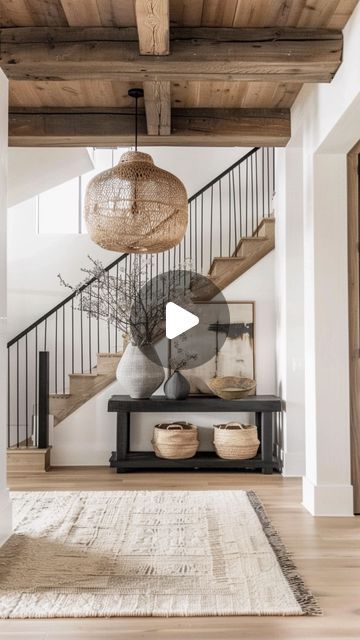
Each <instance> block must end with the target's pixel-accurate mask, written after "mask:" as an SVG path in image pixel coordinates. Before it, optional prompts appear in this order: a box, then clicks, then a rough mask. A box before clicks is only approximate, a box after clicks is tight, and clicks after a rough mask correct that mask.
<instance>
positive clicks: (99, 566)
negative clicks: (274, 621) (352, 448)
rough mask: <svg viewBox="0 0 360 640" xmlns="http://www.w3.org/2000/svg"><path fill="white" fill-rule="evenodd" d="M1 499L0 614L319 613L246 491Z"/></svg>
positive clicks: (92, 493) (252, 495) (71, 494)
mask: <svg viewBox="0 0 360 640" xmlns="http://www.w3.org/2000/svg"><path fill="white" fill-rule="evenodd" d="M12 498H13V504H14V513H15V525H16V527H15V532H14V534H13V535H12V536H11V538H10V539H9V540H8V541H7V542H6V543H5V545H4V546H3V547H2V548H0V617H2V618H53V617H89V616H91V617H93V616H95V617H100V616H212V615H219V616H227V615H284V616H285V615H304V614H317V613H319V609H318V606H317V603H316V601H315V600H314V598H313V596H312V595H311V594H310V592H309V591H308V590H307V589H306V587H305V586H304V584H303V581H302V579H301V578H300V576H299V575H298V573H297V571H296V568H295V566H294V565H293V562H292V561H291V559H290V557H289V554H288V553H287V552H286V549H285V548H284V546H283V544H282V542H281V540H280V538H279V536H278V534H277V533H276V531H275V530H274V529H273V527H272V525H271V523H270V521H269V520H268V518H267V516H266V514H265V512H264V509H263V507H262V505H261V503H260V502H259V499H258V498H257V496H256V495H255V493H253V492H245V491H123V492H120V491H89V492H62V491H59V492H19V493H17V492H16V493H13V494H12Z"/></svg>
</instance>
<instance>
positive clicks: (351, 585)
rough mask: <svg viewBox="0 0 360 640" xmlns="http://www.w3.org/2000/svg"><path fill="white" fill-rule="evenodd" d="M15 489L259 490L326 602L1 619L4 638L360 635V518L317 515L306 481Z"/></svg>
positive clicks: (142, 478) (98, 477) (88, 478)
mask: <svg viewBox="0 0 360 640" xmlns="http://www.w3.org/2000/svg"><path fill="white" fill-rule="evenodd" d="M9 486H10V488H11V489H12V490H47V489H48V490H111V489H114V490H136V489H148V490H151V489H153V490H156V489H159V490H171V489H177V490H179V489H188V490H191V489H197V490H208V489H253V490H255V491H256V492H257V494H258V495H259V497H260V498H261V499H262V501H263V503H264V505H265V507H266V510H267V512H268V514H269V515H270V517H271V519H272V521H273V523H274V524H275V526H276V527H277V528H278V530H279V531H280V533H281V536H282V538H283V540H284V542H285V543H286V545H287V547H288V549H289V550H290V551H291V552H292V553H293V554H294V557H295V561H296V563H297V565H298V568H299V570H300V571H301V573H302V575H303V576H304V578H305V579H306V581H307V583H308V584H309V586H310V587H311V589H312V590H313V592H314V593H315V594H316V596H317V597H318V599H319V602H320V605H321V607H322V609H323V611H324V615H323V616H321V617H292V618H291V617H284V618H281V617H259V618H257V617H248V616H246V617H223V618H220V617H219V618H167V619H166V618H109V619H106V618H103V619H101V618H100V619H96V618H94V619H56V620H9V621H4V620H3V621H0V638H1V640H5V639H6V640H8V639H9V640H15V639H16V640H20V639H21V640H30V639H31V640H35V639H36V640H49V639H51V640H65V639H66V640H72V639H73V638H74V639H75V640H78V639H85V638H86V639H88V640H95V639H96V640H97V639H99V640H100V639H101V640H102V639H105V640H115V639H116V640H180V639H184V640H187V639H188V640H220V639H221V640H239V639H240V638H242V639H244V640H258V639H259V640H260V639H261V640H263V639H264V638H266V639H267V640H272V639H276V640H283V639H286V640H293V639H296V640H320V639H322V640H335V639H336V640H347V639H350V638H352V639H359V638H360V597H359V596H360V517H359V518H356V517H354V518H313V517H312V516H311V515H310V514H309V513H308V512H307V511H306V510H305V509H304V508H303V507H302V506H301V482H300V480H298V479H294V478H282V477H281V476H279V475H272V476H262V475H260V474H236V473H171V474H170V473H151V474H150V473H149V474H146V473H130V474H128V475H125V474H124V475H122V474H118V475H116V474H115V473H114V472H113V471H111V470H109V469H107V468H100V467H92V468H89V467H88V468H84V467H83V468H56V469H54V470H52V471H50V472H49V473H44V474H42V475H41V474H38V475H35V474H33V475H28V476H27V477H26V478H25V477H24V478H21V477H19V475H18V476H16V477H15V475H13V476H12V477H10V478H9Z"/></svg>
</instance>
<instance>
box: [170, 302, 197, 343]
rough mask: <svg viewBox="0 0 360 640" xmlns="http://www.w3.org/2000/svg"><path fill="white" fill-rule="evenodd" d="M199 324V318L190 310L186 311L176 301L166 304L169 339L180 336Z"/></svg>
mask: <svg viewBox="0 0 360 640" xmlns="http://www.w3.org/2000/svg"><path fill="white" fill-rule="evenodd" d="M197 324H199V318H198V317H197V316H195V315H194V314H193V313H190V311H186V309H183V308H182V307H179V305H178V304H175V303H174V302H168V303H167V305H166V337H167V338H169V340H172V338H176V336H180V335H181V334H182V333H185V331H189V329H192V328H193V327H196V325H197Z"/></svg>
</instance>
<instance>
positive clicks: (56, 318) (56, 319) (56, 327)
mask: <svg viewBox="0 0 360 640" xmlns="http://www.w3.org/2000/svg"><path fill="white" fill-rule="evenodd" d="M57 334H58V315H57V311H55V393H57V373H58V372H57Z"/></svg>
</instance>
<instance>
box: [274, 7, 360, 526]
mask: <svg viewBox="0 0 360 640" xmlns="http://www.w3.org/2000/svg"><path fill="white" fill-rule="evenodd" d="M359 59H360V5H358V6H357V7H356V9H355V10H354V12H353V15H352V16H351V18H350V20H349V22H348V23H347V25H346V27H345V30H344V52H343V63H342V65H341V67H340V69H339V71H338V72H337V74H336V76H335V78H334V80H333V81H332V83H331V84H320V85H308V86H305V87H304V88H303V89H302V90H301V92H300V94H299V95H298V98H297V100H296V101H295V104H294V106H293V109H292V114H291V115H292V139H291V141H290V144H289V148H288V149H287V150H285V151H284V152H283V153H284V158H283V161H282V166H283V174H282V175H278V184H279V185H283V189H284V192H283V194H282V198H283V203H284V206H283V214H284V215H286V216H289V225H290V224H291V220H292V216H293V207H294V205H295V220H294V225H295V229H294V233H295V237H296V236H297V238H298V245H300V244H303V250H302V249H301V248H300V247H299V246H298V249H297V251H298V256H299V259H298V269H299V273H300V279H303V283H304V287H303V302H302V300H301V297H300V299H299V301H298V303H297V304H295V305H291V304H289V305H288V306H287V310H286V312H285V315H284V314H283V317H282V319H281V321H282V322H283V324H284V322H285V327H286V329H285V333H286V332H288V331H291V330H292V329H293V320H292V317H291V311H294V310H296V312H297V314H298V315H301V316H302V318H303V324H304V331H303V338H301V335H300V341H299V342H298V345H299V344H301V340H303V348H302V353H301V356H300V367H302V366H303V367H304V388H303V390H302V382H301V381H300V386H299V387H298V393H299V398H300V403H301V404H302V407H301V410H302V408H303V409H304V418H305V441H306V444H305V452H306V471H305V477H304V482H303V502H304V505H305V506H306V508H307V509H308V510H309V511H310V512H311V513H313V514H314V515H335V516H336V515H338V516H340V515H351V514H352V513H353V506H352V487H351V484H350V425H349V366H348V365H349V363H348V300H347V291H348V283H347V196H346V193H347V175H346V154H347V153H348V151H349V150H350V149H351V148H352V147H353V146H354V145H355V144H356V142H357V141H358V140H359V139H360V65H359V64H357V63H354V61H355V60H356V61H357V60H359ZM292 154H295V157H296V158H297V161H296V162H292V161H291V155H292ZM299 190H300V192H301V193H300V201H301V202H302V204H301V218H300V219H299V218H298V212H297V213H296V209H297V206H298V203H296V202H295V199H294V195H291V194H299ZM285 228H286V225H285ZM287 241H288V240H286V242H287ZM292 247H293V248H294V247H295V244H294V240H289V242H288V244H287V245H286V251H287V252H288V255H291V251H292ZM282 248H284V247H281V246H280V245H279V244H278V250H279V251H281V249H282ZM282 269H283V270H284V269H285V270H286V271H288V273H290V272H291V266H290V265H289V262H288V260H287V259H286V258H285V260H283V263H282ZM282 282H284V277H283V278H282ZM284 291H285V294H284ZM279 295H280V297H281V296H282V297H283V299H285V301H286V288H285V289H283V291H282V293H281V292H280V294H279ZM284 296H285V298H284ZM300 334H301V331H300ZM298 338H299V335H298ZM283 339H284V340H285V343H286V335H285V338H284V335H283ZM287 346H289V343H288V345H287ZM279 361H280V362H282V366H283V369H282V371H281V372H279V374H280V376H281V378H280V380H281V379H286V380H287V383H288V384H289V383H291V384H293V385H294V386H295V388H296V385H297V384H298V383H299V380H297V381H296V376H297V375H298V373H297V372H296V371H293V370H292V367H291V361H289V359H288V358H287V357H286V352H285V357H284V355H283V356H282V358H280V359H279ZM295 424H296V422H294V423H291V424H290V423H289V416H287V429H288V430H290V431H291V429H293V428H294V425H295ZM295 428H296V427H295Z"/></svg>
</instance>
